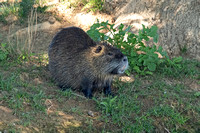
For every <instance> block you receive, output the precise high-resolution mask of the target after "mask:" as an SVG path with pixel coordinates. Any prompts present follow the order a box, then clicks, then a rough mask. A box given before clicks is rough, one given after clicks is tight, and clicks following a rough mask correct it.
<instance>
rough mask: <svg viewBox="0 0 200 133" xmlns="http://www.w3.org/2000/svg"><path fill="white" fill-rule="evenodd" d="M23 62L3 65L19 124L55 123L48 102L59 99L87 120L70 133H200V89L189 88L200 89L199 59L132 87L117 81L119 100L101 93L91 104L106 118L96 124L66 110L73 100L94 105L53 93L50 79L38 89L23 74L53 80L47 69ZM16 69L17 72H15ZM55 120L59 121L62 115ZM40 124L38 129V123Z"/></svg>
mask: <svg viewBox="0 0 200 133" xmlns="http://www.w3.org/2000/svg"><path fill="white" fill-rule="evenodd" d="M29 61H31V60H29ZM37 61H38V62H39V61H40V60H36V62H37ZM23 62H24V61H22V63H21V64H18V63H17V62H16V63H13V62H11V61H7V63H6V61H1V62H0V67H1V68H2V69H1V70H2V72H1V74H0V94H1V97H0V101H1V102H2V103H3V105H4V106H7V107H8V108H10V109H12V110H13V111H14V112H13V113H14V114H15V115H16V116H17V117H18V118H19V119H20V121H19V122H17V123H16V124H17V125H22V126H24V127H30V126H31V125H35V123H39V124H40V121H51V120H48V117H49V116H48V115H47V114H46V111H45V110H46V109H47V107H46V105H45V101H46V100H47V99H52V100H53V99H54V100H55V101H57V102H58V103H59V104H58V106H60V107H59V110H60V111H64V112H65V113H67V114H71V115H75V116H78V117H80V119H81V120H84V122H82V125H81V126H80V127H71V128H64V129H63V130H64V131H66V132H67V131H73V132H96V131H102V132H135V133H140V132H156V131H158V132H162V131H165V132H167V131H169V132H178V133H182V132H194V133H195V132H196V133H197V132H199V130H200V126H199V125H200V121H199V118H200V108H199V107H200V95H199V93H200V91H199V90H198V89H197V90H196V89H194V88H191V87H190V83H191V82H192V83H193V82H195V83H196V84H197V85H199V82H198V80H199V62H198V61H194V60H184V61H183V63H182V64H181V65H182V66H183V68H184V69H182V71H180V70H175V68H166V69H165V68H162V69H161V68H160V69H158V70H159V71H157V72H155V73H154V74H153V75H151V76H135V81H134V82H133V83H123V82H120V81H115V82H114V83H113V88H115V89H114V91H115V93H116V96H115V97H114V98H113V97H105V96H103V95H100V96H98V97H99V98H96V99H94V100H92V101H93V102H94V104H95V106H96V107H97V111H98V112H100V113H101V116H100V117H98V118H97V119H96V120H94V119H92V118H87V117H85V113H84V110H82V108H81V107H79V106H76V105H73V106H72V105H71V107H70V106H61V105H65V103H66V102H67V101H70V100H72V101H73V100H75V101H77V102H81V103H87V102H91V101H90V100H87V99H84V98H82V97H79V96H77V95H74V94H75V93H76V92H73V91H65V92H62V91H59V90H56V89H55V90H53V91H52V90H50V91H52V93H50V91H48V90H47V89H46V88H48V87H53V86H54V87H55V85H54V83H52V81H51V80H50V79H49V80H48V81H47V83H43V84H39V85H34V83H32V82H31V80H30V79H29V80H26V78H25V79H23V78H20V76H22V75H23V74H24V73H25V77H26V74H28V78H31V79H35V78H45V79H46V78H50V77H45V74H43V72H44V69H46V68H45V67H43V66H42V65H39V66H38V67H30V66H26V65H25V64H24V63H23ZM6 64H7V65H6ZM14 64H15V65H14ZM4 67H6V68H4ZM13 67H15V69H12V68H13ZM10 70H11V71H10ZM177 71H178V72H177ZM169 72H170V73H169ZM172 72H174V73H176V72H177V73H179V75H178V76H177V75H176V74H172ZM48 93H50V94H48ZM97 95H98V94H97ZM76 104H77V103H76ZM59 110H58V111H59ZM36 116H41V118H40V119H39V120H38V117H36ZM56 117H59V114H57V115H56ZM98 121H99V122H100V121H101V122H103V123H104V126H103V127H101V128H97V127H96V124H95V122H98ZM108 124H109V125H110V126H108ZM50 125H51V128H50V129H47V128H41V129H40V130H41V131H50V130H51V131H56V129H55V126H56V124H55V123H51V122H49V123H48V126H50ZM106 125H107V126H106ZM36 126H38V125H37V124H36ZM7 127H9V128H10V130H12V131H23V129H17V128H16V127H14V126H9V125H7ZM9 128H7V129H9ZM10 130H9V131H10ZM32 131H34V130H32Z"/></svg>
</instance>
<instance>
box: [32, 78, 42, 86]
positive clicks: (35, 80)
mask: <svg viewBox="0 0 200 133" xmlns="http://www.w3.org/2000/svg"><path fill="white" fill-rule="evenodd" d="M33 82H34V83H35V84H36V85H37V84H41V83H42V81H40V79H39V78H35V79H34V80H33Z"/></svg>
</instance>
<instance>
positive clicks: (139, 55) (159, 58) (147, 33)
mask: <svg viewBox="0 0 200 133" xmlns="http://www.w3.org/2000/svg"><path fill="white" fill-rule="evenodd" d="M142 26H143V29H142V30H139V33H138V35H136V34H133V33H131V32H130V29H131V27H130V26H128V27H127V28H125V26H124V25H123V24H121V25H120V26H119V27H118V29H114V28H113V27H114V24H109V23H108V21H107V22H101V23H99V21H97V23H95V24H93V25H92V26H91V27H90V30H88V31H87V33H88V34H89V35H90V37H91V38H92V39H94V40H95V41H105V40H106V41H108V42H109V43H111V44H113V45H114V46H116V47H118V48H120V49H121V51H122V52H123V53H124V54H125V55H127V56H128V59H129V65H130V69H129V72H132V71H135V72H137V73H139V74H140V75H147V74H153V73H152V72H154V71H156V69H157V67H159V66H160V65H161V64H163V63H164V64H169V65H170V66H173V67H179V63H180V62H181V61H182V58H181V57H178V58H174V59H172V60H170V59H169V57H168V56H167V53H166V52H165V51H163V49H162V47H161V46H159V47H158V48H157V47H156V45H154V44H153V45H152V46H151V47H150V46H146V45H145V44H144V43H143V42H144V41H149V40H150V38H153V41H154V43H157V40H158V34H157V27H156V26H152V27H151V28H148V27H147V28H146V27H145V26H144V25H142ZM102 30H107V31H109V33H110V34H111V36H112V37H110V36H108V35H105V34H104V33H103V32H102ZM125 36H127V38H126V37H125ZM129 72H128V73H129Z"/></svg>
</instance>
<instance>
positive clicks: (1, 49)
mask: <svg viewBox="0 0 200 133" xmlns="http://www.w3.org/2000/svg"><path fill="white" fill-rule="evenodd" d="M7 58H8V50H7V49H6V43H1V45H0V61H3V60H6V59H7Z"/></svg>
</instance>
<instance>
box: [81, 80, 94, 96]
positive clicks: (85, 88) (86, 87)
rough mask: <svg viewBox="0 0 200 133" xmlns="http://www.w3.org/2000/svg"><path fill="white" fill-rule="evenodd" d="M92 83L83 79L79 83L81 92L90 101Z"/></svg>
mask: <svg viewBox="0 0 200 133" xmlns="http://www.w3.org/2000/svg"><path fill="white" fill-rule="evenodd" d="M92 83H93V82H91V81H90V80H89V79H88V78H83V80H82V82H81V87H82V92H83V94H84V95H85V97H87V98H89V99H91V98H92V89H93V84H92Z"/></svg>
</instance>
